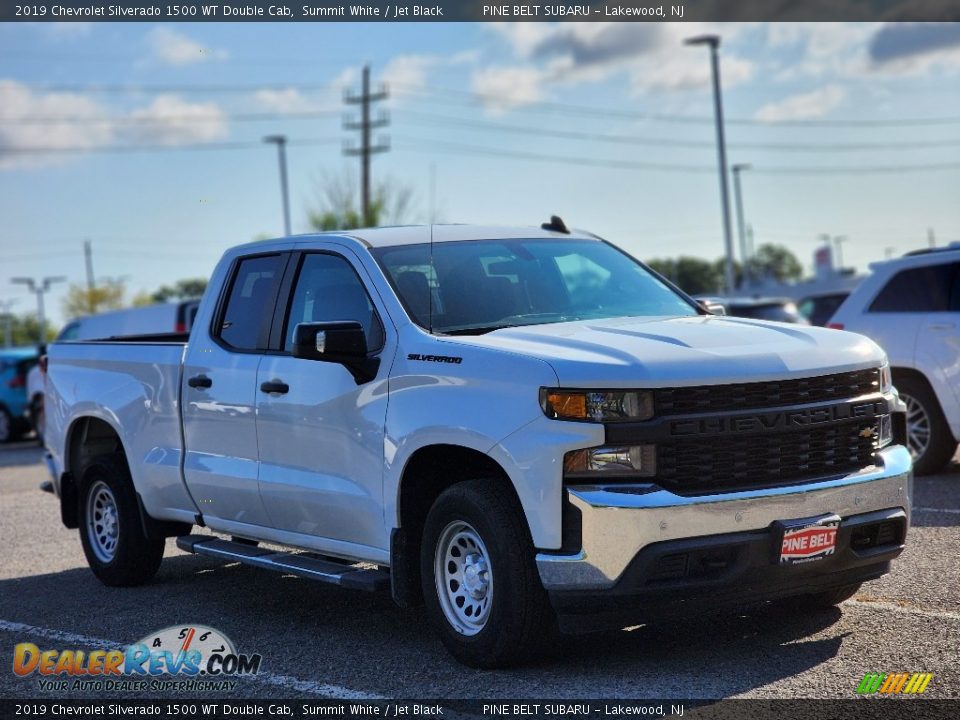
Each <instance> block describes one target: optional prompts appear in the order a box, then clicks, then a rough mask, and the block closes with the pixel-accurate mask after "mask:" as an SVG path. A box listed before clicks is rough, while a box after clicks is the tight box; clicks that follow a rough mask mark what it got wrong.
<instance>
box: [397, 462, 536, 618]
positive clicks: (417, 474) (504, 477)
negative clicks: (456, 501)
mask: <svg viewBox="0 0 960 720" xmlns="http://www.w3.org/2000/svg"><path fill="white" fill-rule="evenodd" d="M479 479H485V480H490V481H491V482H495V483H498V484H500V485H502V486H503V487H504V488H505V489H508V491H509V493H510V495H511V496H512V497H513V499H514V501H515V502H516V503H517V507H518V508H522V505H521V502H520V497H519V495H518V494H517V490H516V487H515V486H514V484H513V481H512V480H511V478H510V475H509V473H508V472H507V471H506V469H505V468H504V467H503V466H502V465H500V463H498V462H497V461H496V460H494V459H493V458H492V457H490V456H489V455H487V454H486V453H483V452H481V451H479V450H477V449H475V448H471V447H467V446H465V445H457V444H449V443H437V444H431V445H425V446H423V447H421V448H418V449H417V450H416V451H414V452H413V453H412V454H411V455H410V457H409V458H408V459H407V462H406V463H405V465H404V467H403V470H402V472H401V473H400V482H399V484H398V487H397V498H396V503H397V504H396V508H397V510H396V521H395V527H394V528H393V530H392V532H391V536H390V570H391V572H390V574H391V582H392V589H393V597H394V600H395V601H396V602H397V603H398V604H399V605H401V606H402V607H409V606H413V605H417V604H419V603H420V602H421V601H422V597H421V592H420V548H421V543H422V534H423V528H424V524H425V522H426V519H427V513H428V512H429V511H430V508H431V507H432V506H433V503H434V502H435V501H436V499H437V498H438V497H439V496H440V494H441V493H442V492H443V491H444V490H446V489H447V488H449V487H452V486H453V485H456V484H457V483H460V482H465V481H468V480H479ZM524 520H525V521H526V514H524ZM528 531H529V527H528Z"/></svg>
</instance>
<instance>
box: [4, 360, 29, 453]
mask: <svg viewBox="0 0 960 720" xmlns="http://www.w3.org/2000/svg"><path fill="white" fill-rule="evenodd" d="M37 362H38V357H37V349H36V348H0V443H4V442H9V441H10V440H15V439H16V438H18V437H19V436H20V435H22V434H23V433H24V432H26V431H27V430H29V428H30V423H29V422H28V420H27V418H26V416H25V415H26V413H25V411H26V409H27V373H29V372H30V369H31V368H32V367H33V366H34V365H36V364H37Z"/></svg>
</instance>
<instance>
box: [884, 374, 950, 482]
mask: <svg viewBox="0 0 960 720" xmlns="http://www.w3.org/2000/svg"><path fill="white" fill-rule="evenodd" d="M894 384H895V385H896V387H897V391H898V392H899V393H900V399H901V400H903V402H904V404H906V406H907V449H909V450H910V454H911V455H912V456H913V469H914V472H916V474H917V475H929V474H931V473H935V472H937V471H938V470H941V469H942V468H943V466H944V465H946V464H947V462H949V460H950V458H952V457H953V455H954V453H955V452H956V450H957V441H956V440H955V439H954V437H953V433H952V432H950V426H949V425H948V424H947V419H946V418H945V417H944V416H943V410H942V409H941V408H940V403H939V402H937V396H936V395H935V394H934V393H933V390H931V389H930V386H929V385H927V383H926V382H924V381H922V380H917V379H916V378H913V377H905V378H897V379H896V381H895V382H894Z"/></svg>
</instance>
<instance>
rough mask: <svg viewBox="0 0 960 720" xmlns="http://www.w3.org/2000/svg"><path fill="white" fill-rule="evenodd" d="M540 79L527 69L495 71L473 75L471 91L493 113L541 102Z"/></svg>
mask: <svg viewBox="0 0 960 720" xmlns="http://www.w3.org/2000/svg"><path fill="white" fill-rule="evenodd" d="M543 88H544V78H543V74H542V73H541V71H539V70H537V69H536V68H530V67H498V68H487V69H485V70H480V71H478V72H476V73H474V75H473V79H472V89H473V92H475V93H476V94H477V95H479V96H480V98H481V99H482V100H483V103H484V105H486V107H487V108H488V109H489V110H490V111H491V112H494V113H502V112H506V111H507V110H509V109H510V108H514V107H519V106H521V105H529V104H530V103H535V102H539V101H540V100H543V98H544V94H543Z"/></svg>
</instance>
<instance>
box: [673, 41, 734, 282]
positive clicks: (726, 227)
mask: <svg viewBox="0 0 960 720" xmlns="http://www.w3.org/2000/svg"><path fill="white" fill-rule="evenodd" d="M684 43H685V44H686V45H706V46H708V47H709V48H710V67H711V70H712V73H713V119H714V120H715V121H716V125H717V163H718V165H719V168H718V169H719V171H720V203H721V206H722V208H723V241H724V246H725V248H726V254H727V257H726V263H725V264H724V276H725V279H726V285H727V292H728V293H731V294H732V293H733V289H734V288H733V232H732V231H731V229H730V193H729V191H728V189H727V143H726V139H725V137H724V132H723V100H722V99H721V97H720V59H719V57H718V53H717V50H718V49H719V47H720V36H719V35H697V36H696V37H692V38H687V39H686V40H684Z"/></svg>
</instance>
